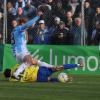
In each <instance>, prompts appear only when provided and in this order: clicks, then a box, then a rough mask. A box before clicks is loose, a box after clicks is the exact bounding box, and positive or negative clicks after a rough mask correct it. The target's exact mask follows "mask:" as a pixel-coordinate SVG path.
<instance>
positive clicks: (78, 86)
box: [0, 74, 100, 100]
mask: <svg viewBox="0 0 100 100" xmlns="http://www.w3.org/2000/svg"><path fill="white" fill-rule="evenodd" d="M99 99H100V77H99V76H86V75H81V76H79V75H77V76H74V80H73V82H72V83H51V82H49V83H19V82H8V81H5V80H4V77H3V75H2V74H0V100H99Z"/></svg>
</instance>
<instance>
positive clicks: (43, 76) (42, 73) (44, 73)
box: [37, 66, 55, 82]
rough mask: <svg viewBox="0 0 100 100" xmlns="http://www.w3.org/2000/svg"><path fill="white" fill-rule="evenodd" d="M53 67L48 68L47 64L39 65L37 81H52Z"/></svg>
mask: <svg viewBox="0 0 100 100" xmlns="http://www.w3.org/2000/svg"><path fill="white" fill-rule="evenodd" d="M54 72H55V71H53V70H52V69H51V68H47V67H45V66H41V67H39V70H38V75H37V82H48V81H50V79H51V78H50V76H51V75H52V73H54Z"/></svg>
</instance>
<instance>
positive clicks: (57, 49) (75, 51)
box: [3, 44, 100, 75]
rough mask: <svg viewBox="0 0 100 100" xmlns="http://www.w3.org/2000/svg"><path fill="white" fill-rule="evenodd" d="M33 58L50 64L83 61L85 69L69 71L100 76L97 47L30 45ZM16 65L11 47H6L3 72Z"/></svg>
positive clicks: (69, 71)
mask: <svg viewBox="0 0 100 100" xmlns="http://www.w3.org/2000/svg"><path fill="white" fill-rule="evenodd" d="M28 49H29V51H30V52H31V54H32V56H33V57H34V58H36V59H40V60H42V61H45V62H47V63H50V64H54V65H61V64H65V63H78V62H79V61H80V60H83V62H84V66H85V67H83V68H78V69H77V68H76V69H72V70H67V72H68V73H71V74H91V75H93V74H94V75H96V74H100V68H99V64H100V62H99V50H98V47H97V46H66V45H59V46H58V45H28ZM15 64H16V60H15V58H14V57H13V56H12V53H11V45H8V44H6V45H5V46H4V57H3V70H4V69H5V68H11V67H12V66H14V65H15Z"/></svg>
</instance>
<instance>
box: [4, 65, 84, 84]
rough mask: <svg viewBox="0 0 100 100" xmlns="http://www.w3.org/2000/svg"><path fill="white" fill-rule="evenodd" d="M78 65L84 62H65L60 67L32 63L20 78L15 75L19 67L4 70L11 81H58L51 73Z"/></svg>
mask: <svg viewBox="0 0 100 100" xmlns="http://www.w3.org/2000/svg"><path fill="white" fill-rule="evenodd" d="M17 67H18V66H17ZM76 67H83V65H82V63H80V64H64V65H62V66H58V67H55V66H54V67H50V68H47V67H45V66H38V65H32V66H30V67H26V68H25V69H24V71H23V72H22V73H20V74H19V75H18V78H16V77H15V76H14V74H13V73H15V72H16V69H17V68H14V69H12V70H11V69H6V70H5V71H4V76H5V77H6V78H8V79H9V80H10V81H20V82H48V81H58V80H57V78H51V75H52V74H53V73H55V72H57V71H60V70H65V69H72V68H76Z"/></svg>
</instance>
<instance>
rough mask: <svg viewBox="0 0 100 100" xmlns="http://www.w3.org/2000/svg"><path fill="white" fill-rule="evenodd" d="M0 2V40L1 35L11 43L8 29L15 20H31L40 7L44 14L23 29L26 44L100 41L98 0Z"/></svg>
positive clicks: (11, 0)
mask: <svg viewBox="0 0 100 100" xmlns="http://www.w3.org/2000/svg"><path fill="white" fill-rule="evenodd" d="M4 1H5V0H0V42H1V43H3V39H4V37H5V39H4V41H5V43H11V31H12V29H13V28H14V27H16V26H17V21H18V20H19V19H26V20H27V21H28V20H30V19H32V18H33V17H34V16H36V12H37V9H42V11H43V12H44V15H43V16H42V17H41V18H40V20H39V21H37V23H36V25H35V26H34V28H30V29H28V30H27V32H26V33H27V34H28V43H29V44H57V45H83V44H84V45H98V44H99V42H100V0H6V5H5V3H4ZM5 7H6V8H5ZM5 19H6V21H5ZM6 24H7V25H6ZM5 30H6V31H5ZM4 34H6V36H5V35H4Z"/></svg>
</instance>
